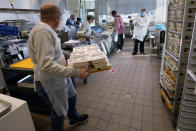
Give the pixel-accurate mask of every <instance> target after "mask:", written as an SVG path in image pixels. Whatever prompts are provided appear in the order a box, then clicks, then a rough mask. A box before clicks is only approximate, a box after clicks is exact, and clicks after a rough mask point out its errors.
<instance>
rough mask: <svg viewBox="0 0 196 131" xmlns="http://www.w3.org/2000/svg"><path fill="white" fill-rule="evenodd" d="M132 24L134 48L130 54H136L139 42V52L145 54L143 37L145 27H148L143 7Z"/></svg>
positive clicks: (145, 32) (145, 31)
mask: <svg viewBox="0 0 196 131" xmlns="http://www.w3.org/2000/svg"><path fill="white" fill-rule="evenodd" d="M133 24H134V31H133V39H134V49H133V52H132V55H137V52H138V44H139V43H140V53H141V54H143V55H145V53H144V38H145V36H146V34H147V29H148V21H147V18H146V15H145V9H142V10H141V13H140V15H139V16H136V18H135V19H134V21H133Z"/></svg>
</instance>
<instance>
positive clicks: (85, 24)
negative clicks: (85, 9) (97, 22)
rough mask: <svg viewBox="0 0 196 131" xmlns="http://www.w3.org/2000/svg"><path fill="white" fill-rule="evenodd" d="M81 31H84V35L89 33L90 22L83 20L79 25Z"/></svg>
mask: <svg viewBox="0 0 196 131" xmlns="http://www.w3.org/2000/svg"><path fill="white" fill-rule="evenodd" d="M81 31H84V32H85V33H86V36H90V35H91V24H90V23H89V22H88V21H84V22H83V23H82V26H81Z"/></svg>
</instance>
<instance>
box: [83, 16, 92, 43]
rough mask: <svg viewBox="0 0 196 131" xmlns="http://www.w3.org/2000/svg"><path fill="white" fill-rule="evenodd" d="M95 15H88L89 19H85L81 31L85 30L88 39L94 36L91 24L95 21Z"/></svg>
mask: <svg viewBox="0 0 196 131" xmlns="http://www.w3.org/2000/svg"><path fill="white" fill-rule="evenodd" d="M94 19H95V18H94V16H92V15H88V16H87V20H86V21H84V22H83V23H82V25H81V31H84V32H85V34H86V37H87V40H88V41H90V39H91V38H92V36H91V32H92V30H91V24H92V23H93V22H94Z"/></svg>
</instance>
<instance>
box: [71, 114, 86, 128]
mask: <svg viewBox="0 0 196 131" xmlns="http://www.w3.org/2000/svg"><path fill="white" fill-rule="evenodd" d="M86 122H88V114H84V115H81V116H80V118H79V119H78V120H77V121H74V122H71V121H70V122H69V124H70V125H71V126H76V125H79V124H82V123H86Z"/></svg>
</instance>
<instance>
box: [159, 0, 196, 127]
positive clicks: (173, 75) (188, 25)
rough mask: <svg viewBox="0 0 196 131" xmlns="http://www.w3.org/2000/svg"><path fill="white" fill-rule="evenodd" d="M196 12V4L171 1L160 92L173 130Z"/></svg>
mask: <svg viewBox="0 0 196 131" xmlns="http://www.w3.org/2000/svg"><path fill="white" fill-rule="evenodd" d="M195 12H196V0H170V3H169V6H168V16H167V34H166V44H165V47H164V51H163V58H162V65H161V66H162V67H161V74H160V84H161V89H160V92H161V98H162V100H163V101H164V102H165V103H166V105H167V107H168V108H169V109H170V110H171V111H172V113H173V120H172V122H173V125H174V126H176V123H177V120H178V114H179V108H180V102H181V97H182V91H183V86H184V80H185V75H186V68H187V63H188V54H189V49H190V43H191V38H192V30H193V25H194V18H195Z"/></svg>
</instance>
